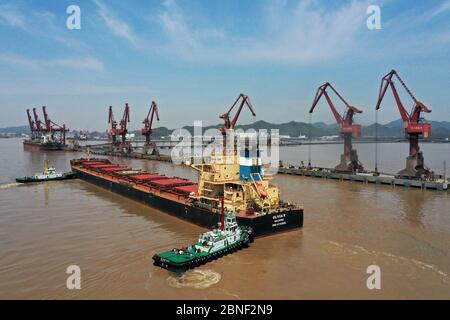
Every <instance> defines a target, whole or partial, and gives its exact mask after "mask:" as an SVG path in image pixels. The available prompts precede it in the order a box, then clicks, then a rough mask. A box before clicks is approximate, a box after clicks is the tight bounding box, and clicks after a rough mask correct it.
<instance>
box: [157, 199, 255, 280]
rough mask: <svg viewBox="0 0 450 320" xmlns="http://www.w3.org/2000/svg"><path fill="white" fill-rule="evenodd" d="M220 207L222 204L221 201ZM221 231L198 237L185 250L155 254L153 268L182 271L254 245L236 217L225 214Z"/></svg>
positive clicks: (248, 228) (217, 230)
mask: <svg viewBox="0 0 450 320" xmlns="http://www.w3.org/2000/svg"><path fill="white" fill-rule="evenodd" d="M222 205H223V202H222ZM219 225H220V229H219V228H217V229H214V230H212V231H208V232H206V233H203V234H200V236H199V238H198V242H197V243H195V244H193V245H191V246H189V247H185V248H181V249H177V248H174V249H172V250H170V251H166V252H162V253H159V254H155V255H154V256H153V260H154V265H155V266H158V267H161V268H164V269H167V270H169V271H173V272H178V273H180V272H185V271H186V270H188V269H192V268H195V267H198V266H200V265H202V264H205V263H207V262H210V261H212V260H216V259H218V258H220V257H222V256H224V255H227V254H229V253H232V252H235V251H237V250H240V249H242V248H246V247H248V245H249V244H250V243H251V242H253V230H252V228H251V227H247V226H239V225H238V224H237V222H236V217H235V216H234V215H233V214H231V213H227V214H225V213H224V209H223V207H222V221H221V222H220V223H219Z"/></svg>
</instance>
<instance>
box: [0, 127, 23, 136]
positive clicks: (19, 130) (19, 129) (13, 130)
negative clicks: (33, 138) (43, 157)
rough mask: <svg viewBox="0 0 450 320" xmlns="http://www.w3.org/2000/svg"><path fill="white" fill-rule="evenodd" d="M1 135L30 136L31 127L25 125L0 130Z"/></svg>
mask: <svg viewBox="0 0 450 320" xmlns="http://www.w3.org/2000/svg"><path fill="white" fill-rule="evenodd" d="M0 133H13V134H30V127H29V126H27V125H25V126H18V127H7V128H0Z"/></svg>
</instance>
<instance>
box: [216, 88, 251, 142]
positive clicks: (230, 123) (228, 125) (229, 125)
mask: <svg viewBox="0 0 450 320" xmlns="http://www.w3.org/2000/svg"><path fill="white" fill-rule="evenodd" d="M239 100H240V101H241V102H240V105H239V107H238V109H237V112H236V114H235V115H234V117H233V120H230V114H231V111H233V109H234V108H235V107H236V106H237V105H238V102H239ZM245 105H246V106H247V107H248V109H249V110H250V112H251V113H252V115H253V116H254V117H255V116H256V113H255V111H254V109H253V105H252V103H251V101H250V98H249V97H248V96H247V95H245V94H243V93H241V94H240V95H239V96H238V97H237V98H236V100H235V101H234V103H233V104H232V105H231V107H230V109H228V111H227V112H226V113H224V114H222V115H220V116H219V118H220V119H222V120H224V122H225V126H224V127H222V128H221V131H222V134H224V133H225V130H230V129H231V130H232V129H234V127H235V126H236V123H237V120H238V119H239V116H240V114H241V111H242V108H243V107H244V106H245Z"/></svg>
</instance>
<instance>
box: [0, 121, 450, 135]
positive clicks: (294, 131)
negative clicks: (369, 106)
mask: <svg viewBox="0 0 450 320" xmlns="http://www.w3.org/2000/svg"><path fill="white" fill-rule="evenodd" d="M429 122H430V123H431V125H432V134H431V137H432V138H448V137H450V122H449V121H429ZM220 126H221V124H220V125H219V124H217V125H212V126H206V127H203V131H206V130H208V129H218V128H219V127H220ZM183 128H184V129H186V130H188V131H189V132H190V133H191V134H193V133H194V127H193V126H185V127H183ZM236 128H237V129H242V130H244V131H246V130H248V129H255V130H261V129H266V130H267V131H268V132H269V133H270V130H273V129H278V130H279V134H280V135H284V136H291V137H293V138H295V137H299V136H301V135H306V136H309V132H310V130H311V135H312V137H313V138H317V137H321V136H331V135H337V134H339V128H338V126H337V124H335V123H333V124H326V123H324V122H316V123H313V124H312V127H311V128H310V125H309V124H308V123H305V122H297V121H290V122H286V123H280V124H276V123H270V122H267V121H263V120H260V121H257V122H254V123H252V124H245V125H238V126H236ZM173 130H174V129H169V128H167V127H158V128H154V129H153V136H154V137H167V136H169V135H170V134H171V133H172V132H173ZM0 133H13V134H22V133H24V134H29V133H30V129H29V127H28V126H27V125H24V126H18V127H8V128H0ZM133 133H135V134H136V136H137V137H139V136H140V131H139V130H136V131H133ZM375 134H376V125H375V124H371V125H368V126H364V127H363V128H362V136H363V137H375ZM378 136H379V137H391V138H403V137H404V129H403V122H402V120H401V119H397V120H395V121H392V122H389V123H386V124H378Z"/></svg>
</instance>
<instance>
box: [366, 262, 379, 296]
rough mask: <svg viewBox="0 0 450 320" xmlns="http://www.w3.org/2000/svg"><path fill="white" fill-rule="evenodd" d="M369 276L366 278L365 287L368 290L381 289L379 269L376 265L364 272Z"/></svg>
mask: <svg viewBox="0 0 450 320" xmlns="http://www.w3.org/2000/svg"><path fill="white" fill-rule="evenodd" d="M366 273H367V274H370V276H369V277H368V278H367V281H366V285H367V289H369V290H374V289H377V290H380V289H381V268H380V267H379V266H377V265H376V264H373V265H370V266H368V267H367V270H366Z"/></svg>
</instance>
